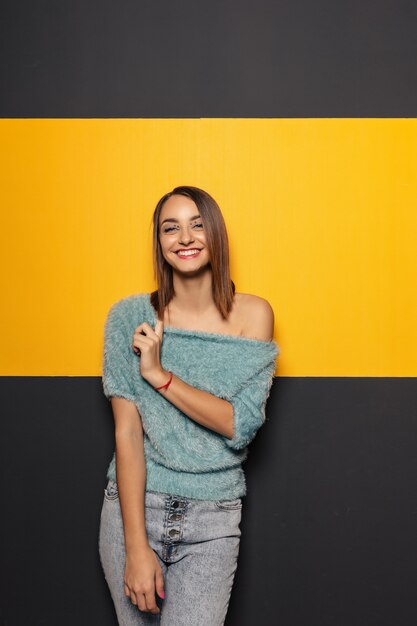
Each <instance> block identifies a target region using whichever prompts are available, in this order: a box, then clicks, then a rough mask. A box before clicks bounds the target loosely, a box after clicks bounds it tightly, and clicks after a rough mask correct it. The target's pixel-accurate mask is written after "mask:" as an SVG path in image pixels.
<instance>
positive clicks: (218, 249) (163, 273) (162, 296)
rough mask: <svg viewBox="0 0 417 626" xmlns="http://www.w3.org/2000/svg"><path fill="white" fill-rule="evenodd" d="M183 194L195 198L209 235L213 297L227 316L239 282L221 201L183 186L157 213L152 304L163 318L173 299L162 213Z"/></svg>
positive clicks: (171, 277) (154, 232) (158, 208)
mask: <svg viewBox="0 0 417 626" xmlns="http://www.w3.org/2000/svg"><path fill="white" fill-rule="evenodd" d="M174 194H176V195H182V196H186V197H187V198H191V200H193V201H194V202H195V204H196V206H197V208H198V210H199V212H200V216H201V218H202V221H203V226H204V231H205V235H206V241H207V248H208V252H209V257H210V264H211V269H212V276H213V280H212V293H213V300H214V302H215V305H216V307H217V308H218V310H219V312H220V314H221V316H222V318H223V319H227V317H228V315H229V313H230V310H231V308H232V304H233V297H234V293H235V284H234V282H233V281H232V280H231V278H230V261H229V240H228V237H227V231H226V224H225V223H224V219H223V215H222V213H221V211H220V207H219V205H218V204H217V202H216V201H215V200H214V198H212V196H210V194H209V193H207V192H206V191H203V190H202V189H199V188H198V187H191V186H187V185H182V186H180V187H175V189H173V190H172V191H169V192H168V193H166V194H165V195H164V196H162V198H161V199H160V200H159V201H158V203H157V205H156V207H155V210H154V213H153V268H154V278H155V280H156V282H157V285H158V288H157V290H156V291H153V292H152V293H151V303H152V305H153V307H154V309H155V311H156V312H157V315H158V317H159V318H162V314H163V311H164V310H165V307H166V306H167V305H168V304H169V302H170V301H171V299H172V298H173V296H174V294H175V292H174V284H173V270H172V267H171V265H169V263H167V262H166V260H165V259H164V256H163V254H162V250H161V244H160V242H159V216H160V213H161V210H162V207H163V205H164V203H165V202H166V201H167V200H168V198H170V197H171V196H173V195H174Z"/></svg>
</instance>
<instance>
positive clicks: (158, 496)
mask: <svg viewBox="0 0 417 626" xmlns="http://www.w3.org/2000/svg"><path fill="white" fill-rule="evenodd" d="M241 515H242V500H241V498H237V499H235V500H219V501H214V500H196V499H193V498H185V497H184V496H178V495H175V494H168V493H157V492H154V491H147V492H146V493H145V521H146V530H147V536H148V543H149V545H150V546H151V548H152V549H153V550H154V551H155V553H156V554H157V556H158V557H159V558H158V561H159V563H160V565H161V568H162V572H163V576H164V591H165V598H164V599H163V600H162V599H161V598H159V596H158V594H156V602H157V605H158V606H159V608H160V609H161V612H160V613H159V614H157V615H154V614H152V613H149V612H146V611H141V610H140V609H138V608H137V606H136V605H134V604H132V602H131V600H130V598H129V597H128V596H126V595H125V593H124V569H125V548H124V534H123V521H122V515H121V510H120V503H119V495H118V490H117V483H116V482H115V481H112V480H109V482H108V484H107V487H106V488H105V490H104V500H103V508H102V511H101V519H100V531H99V554H100V560H101V564H102V567H103V570H104V575H105V578H106V581H107V584H108V586H109V589H110V593H111V596H112V599H113V602H114V606H115V609H116V614H117V619H118V622H119V626H150V625H156V624H158V625H160V626H222V625H223V624H224V620H225V618H226V613H227V609H228V606H229V600H230V594H231V591H232V586H233V580H234V577H235V572H236V568H237V560H238V554H239V544H240V535H241V531H240V526H239V525H240V521H241Z"/></svg>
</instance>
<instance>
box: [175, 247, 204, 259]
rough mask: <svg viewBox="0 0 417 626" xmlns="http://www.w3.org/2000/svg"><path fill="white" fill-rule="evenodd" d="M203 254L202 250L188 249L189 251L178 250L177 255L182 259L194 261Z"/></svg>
mask: <svg viewBox="0 0 417 626" xmlns="http://www.w3.org/2000/svg"><path fill="white" fill-rule="evenodd" d="M200 252H201V248H188V249H187V250H177V251H176V252H175V254H176V255H177V256H178V257H179V258H180V259H194V258H195V257H196V256H198V255H199V254H200Z"/></svg>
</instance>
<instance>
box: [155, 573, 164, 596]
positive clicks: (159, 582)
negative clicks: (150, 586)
mask: <svg viewBox="0 0 417 626" xmlns="http://www.w3.org/2000/svg"><path fill="white" fill-rule="evenodd" d="M155 590H156V593H157V594H158V596H159V597H160V598H162V599H163V598H165V592H164V576H163V574H162V571H161V570H158V571H157V572H156V574H155Z"/></svg>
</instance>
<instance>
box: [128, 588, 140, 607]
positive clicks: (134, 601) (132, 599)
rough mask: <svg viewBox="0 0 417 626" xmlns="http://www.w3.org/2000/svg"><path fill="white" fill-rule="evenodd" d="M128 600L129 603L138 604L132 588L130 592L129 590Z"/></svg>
mask: <svg viewBox="0 0 417 626" xmlns="http://www.w3.org/2000/svg"><path fill="white" fill-rule="evenodd" d="M130 601H131V603H132V604H134V605H135V606H137V605H138V599H137V596H136V594H135V592H134V591H133V589H132V590H131V592H130Z"/></svg>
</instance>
